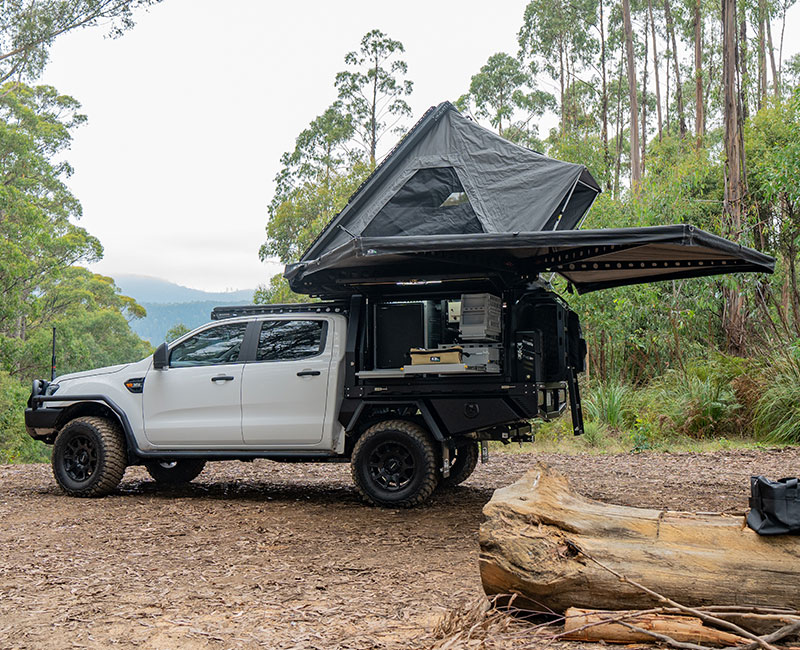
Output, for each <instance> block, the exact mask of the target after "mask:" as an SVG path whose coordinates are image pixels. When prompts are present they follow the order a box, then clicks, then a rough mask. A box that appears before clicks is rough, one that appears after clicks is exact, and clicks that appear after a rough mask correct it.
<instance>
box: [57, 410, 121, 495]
mask: <svg viewBox="0 0 800 650" xmlns="http://www.w3.org/2000/svg"><path fill="white" fill-rule="evenodd" d="M51 461H52V465H53V476H54V477H55V479H56V481H57V482H58V484H59V485H60V486H61V488H62V489H63V490H64V491H65V492H66V493H67V494H70V495H72V496H75V497H99V496H104V495H106V494H108V493H110V492H112V491H113V490H114V488H116V487H117V485H118V484H119V482H120V481H121V480H122V475H123V474H124V473H125V467H126V465H127V454H126V451H125V436H124V434H123V433H122V429H121V428H120V426H119V423H117V422H115V421H113V420H110V419H107V418H102V417H95V416H85V417H79V418H75V419H74V420H71V421H70V422H67V424H66V425H64V427H63V428H62V429H61V431H59V432H58V435H57V436H56V441H55V443H54V444H53V456H52V459H51Z"/></svg>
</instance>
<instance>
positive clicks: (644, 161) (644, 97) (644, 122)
mask: <svg viewBox="0 0 800 650" xmlns="http://www.w3.org/2000/svg"><path fill="white" fill-rule="evenodd" d="M647 51H648V47H647V23H646V22H645V25H644V65H643V66H642V162H641V170H642V171H641V173H642V175H644V172H645V167H646V165H647Z"/></svg>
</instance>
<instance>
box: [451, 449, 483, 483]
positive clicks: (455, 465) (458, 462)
mask: <svg viewBox="0 0 800 650" xmlns="http://www.w3.org/2000/svg"><path fill="white" fill-rule="evenodd" d="M479 456H480V447H479V446H478V443H477V442H470V443H469V444H467V445H464V446H463V447H458V448H457V449H455V450H454V453H453V455H452V457H451V458H450V476H448V477H447V478H442V487H452V486H455V485H458V484H460V483H463V482H464V481H466V480H467V479H468V478H469V477H470V476H472V472H474V471H475V467H476V466H477V465H478V457H479Z"/></svg>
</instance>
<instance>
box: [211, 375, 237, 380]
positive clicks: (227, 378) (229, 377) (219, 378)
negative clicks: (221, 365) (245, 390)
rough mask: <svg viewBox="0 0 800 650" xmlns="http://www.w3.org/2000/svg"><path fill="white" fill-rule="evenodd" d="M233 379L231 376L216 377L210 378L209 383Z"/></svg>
mask: <svg viewBox="0 0 800 650" xmlns="http://www.w3.org/2000/svg"><path fill="white" fill-rule="evenodd" d="M234 379H235V378H234V376H233V375H216V376H215V377H212V378H211V381H233V380H234Z"/></svg>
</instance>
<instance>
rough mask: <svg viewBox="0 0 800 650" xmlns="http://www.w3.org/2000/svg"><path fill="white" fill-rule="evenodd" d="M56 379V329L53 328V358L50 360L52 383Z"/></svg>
mask: <svg viewBox="0 0 800 650" xmlns="http://www.w3.org/2000/svg"><path fill="white" fill-rule="evenodd" d="M55 378H56V328H55V327H54V328H53V356H52V357H51V359H50V381H54V380H55Z"/></svg>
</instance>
